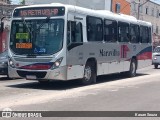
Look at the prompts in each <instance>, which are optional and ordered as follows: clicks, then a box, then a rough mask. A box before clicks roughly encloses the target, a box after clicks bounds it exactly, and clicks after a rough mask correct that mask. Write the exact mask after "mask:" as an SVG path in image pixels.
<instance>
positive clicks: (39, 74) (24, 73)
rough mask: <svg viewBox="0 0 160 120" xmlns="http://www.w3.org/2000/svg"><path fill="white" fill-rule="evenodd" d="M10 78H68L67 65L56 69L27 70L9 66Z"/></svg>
mask: <svg viewBox="0 0 160 120" xmlns="http://www.w3.org/2000/svg"><path fill="white" fill-rule="evenodd" d="M8 71H9V77H10V78H25V79H28V80H66V79H67V77H66V76H67V72H66V71H67V67H66V66H63V67H59V68H56V69H54V70H26V69H15V68H12V67H10V66H9V69H8Z"/></svg>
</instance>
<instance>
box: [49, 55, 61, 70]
mask: <svg viewBox="0 0 160 120" xmlns="http://www.w3.org/2000/svg"><path fill="white" fill-rule="evenodd" d="M62 60H63V57H61V58H59V59H57V60H56V61H55V62H54V63H53V66H52V69H55V68H58V67H59V66H60V64H61V62H62Z"/></svg>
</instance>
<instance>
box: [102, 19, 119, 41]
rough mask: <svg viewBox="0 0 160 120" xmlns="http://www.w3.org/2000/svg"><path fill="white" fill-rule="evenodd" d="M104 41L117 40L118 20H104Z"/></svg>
mask: <svg viewBox="0 0 160 120" xmlns="http://www.w3.org/2000/svg"><path fill="white" fill-rule="evenodd" d="M104 22H105V23H104V41H106V42H116V41H117V21H113V20H105V21H104Z"/></svg>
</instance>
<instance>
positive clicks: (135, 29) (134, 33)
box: [130, 24, 139, 43]
mask: <svg viewBox="0 0 160 120" xmlns="http://www.w3.org/2000/svg"><path fill="white" fill-rule="evenodd" d="M130 35H131V41H130V42H131V43H139V26H138V25H134V24H131V25H130Z"/></svg>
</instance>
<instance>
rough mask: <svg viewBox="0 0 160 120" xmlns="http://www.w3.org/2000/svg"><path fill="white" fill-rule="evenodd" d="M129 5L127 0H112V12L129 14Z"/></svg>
mask: <svg viewBox="0 0 160 120" xmlns="http://www.w3.org/2000/svg"><path fill="white" fill-rule="evenodd" d="M130 11H131V7H130V2H129V1H128V0H112V12H114V13H122V14H126V15H130Z"/></svg>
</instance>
